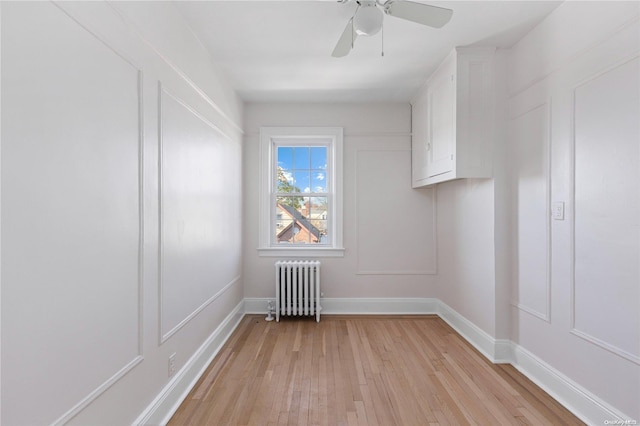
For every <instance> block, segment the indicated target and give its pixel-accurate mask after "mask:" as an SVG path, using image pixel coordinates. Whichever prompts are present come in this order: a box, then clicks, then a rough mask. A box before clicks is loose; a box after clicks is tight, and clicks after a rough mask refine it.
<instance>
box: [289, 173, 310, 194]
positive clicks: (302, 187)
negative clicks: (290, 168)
mask: <svg viewBox="0 0 640 426" xmlns="http://www.w3.org/2000/svg"><path fill="white" fill-rule="evenodd" d="M293 180H294V185H295V186H296V187H297V188H298V191H299V192H309V191H311V174H310V173H309V170H305V171H295V172H293Z"/></svg>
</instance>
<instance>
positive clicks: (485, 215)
mask: <svg viewBox="0 0 640 426" xmlns="http://www.w3.org/2000/svg"><path fill="white" fill-rule="evenodd" d="M493 73H494V74H493V80H494V81H493V87H494V93H493V99H492V102H491V104H492V105H493V114H491V116H492V117H493V120H494V123H493V127H492V129H491V133H492V134H493V140H492V147H491V149H492V156H493V157H494V158H493V175H494V178H492V179H461V180H455V181H451V182H445V183H441V184H438V185H437V186H436V191H437V200H438V201H437V210H438V214H437V216H438V226H437V232H438V250H437V253H438V277H437V283H438V293H437V296H438V297H439V298H440V299H441V300H442V301H443V302H444V303H446V304H447V305H448V306H449V307H451V308H453V309H454V310H455V311H456V312H457V313H458V314H460V315H461V316H462V317H464V318H466V319H467V320H469V321H471V322H472V323H473V324H475V325H476V326H477V327H479V328H480V329H482V330H483V331H484V332H486V333H488V335H489V336H491V337H492V338H494V339H504V338H507V337H508V330H509V326H508V324H509V316H508V302H507V301H508V295H507V294H506V293H507V292H508V285H507V283H508V278H507V275H508V269H509V262H510V259H509V258H508V255H507V253H506V252H505V246H506V244H507V240H508V237H507V231H508V229H507V222H508V219H509V218H508V215H506V212H505V211H504V208H503V207H504V205H505V204H507V203H508V200H507V199H506V195H507V191H506V175H505V173H506V172H505V152H504V141H505V137H504V114H505V98H506V75H505V74H506V54H505V51H504V50H502V49H498V50H497V51H496V54H495V58H494V64H493Z"/></svg>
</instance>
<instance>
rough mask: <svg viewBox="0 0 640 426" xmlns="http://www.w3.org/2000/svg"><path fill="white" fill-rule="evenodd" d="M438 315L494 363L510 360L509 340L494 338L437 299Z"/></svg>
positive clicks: (504, 362)
mask: <svg viewBox="0 0 640 426" xmlns="http://www.w3.org/2000/svg"><path fill="white" fill-rule="evenodd" d="M438 315H439V316H440V318H442V319H443V320H444V321H445V322H446V323H447V324H449V325H450V326H451V327H452V328H453V329H454V330H455V331H457V332H458V334H460V335H461V336H462V337H464V338H465V340H466V341H467V342H469V343H471V345H472V346H473V347H475V348H476V349H477V350H478V351H479V352H480V353H481V354H482V355H484V356H485V358H487V359H488V360H489V361H491V362H492V363H494V364H508V363H509V362H511V345H510V341H509V340H496V339H494V338H493V337H492V336H490V335H489V333H487V332H486V331H484V330H482V329H481V328H480V327H478V326H477V325H475V324H474V323H472V322H471V321H469V320H468V319H466V318H465V317H463V316H462V315H460V314H459V313H458V312H456V311H455V310H453V309H451V308H450V307H449V306H448V305H447V304H446V303H444V302H442V301H439V303H438Z"/></svg>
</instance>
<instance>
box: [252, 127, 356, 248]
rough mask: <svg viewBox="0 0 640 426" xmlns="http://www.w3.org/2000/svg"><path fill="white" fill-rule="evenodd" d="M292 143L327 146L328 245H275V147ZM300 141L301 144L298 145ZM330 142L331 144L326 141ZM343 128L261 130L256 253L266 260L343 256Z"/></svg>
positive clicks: (277, 128)
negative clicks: (282, 257) (288, 141)
mask: <svg viewBox="0 0 640 426" xmlns="http://www.w3.org/2000/svg"><path fill="white" fill-rule="evenodd" d="M286 140H290V141H291V143H292V144H302V143H306V141H308V143H309V144H310V145H314V144H318V145H320V144H321V145H323V146H326V147H327V149H328V152H327V177H328V187H327V193H328V194H329V195H328V197H329V209H328V210H329V212H328V213H329V214H328V218H327V219H328V235H327V236H328V241H329V242H328V243H327V244H324V245H323V244H318V245H302V244H300V245H297V244H296V245H293V244H288V245H286V244H281V245H276V244H275V243H274V241H273V239H274V236H273V235H272V224H273V223H275V217H274V215H275V198H274V197H273V194H274V193H275V190H274V188H273V186H274V182H275V177H274V171H275V167H276V164H275V161H276V158H275V153H274V151H275V148H276V146H277V145H278V144H280V143H283V141H286ZM301 141H302V142H301ZM326 141H330V142H328V143H327V142H326ZM342 146H343V129H342V127H261V128H260V168H259V179H260V182H259V189H260V205H259V210H258V211H259V221H258V223H259V225H258V227H259V238H258V241H259V246H258V254H259V255H260V256H266V257H280V256H285V257H343V256H344V247H343V242H342V211H343V207H342V205H343V200H342V186H343V177H342V168H343V148H342Z"/></svg>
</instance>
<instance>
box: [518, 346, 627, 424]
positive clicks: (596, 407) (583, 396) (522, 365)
mask: <svg viewBox="0 0 640 426" xmlns="http://www.w3.org/2000/svg"><path fill="white" fill-rule="evenodd" d="M511 346H512V349H511V352H512V359H511V362H510V363H511V364H512V365H513V366H514V367H515V368H516V369H517V370H518V371H520V372H521V373H522V374H524V375H525V376H527V377H528V378H529V379H531V381H532V382H533V383H535V384H536V385H538V386H539V387H540V388H542V390H544V391H545V392H547V393H548V394H549V395H551V396H552V397H553V398H554V399H555V400H557V401H558V402H559V403H560V404H562V405H563V406H564V407H565V408H567V409H568V410H569V411H571V412H572V413H573V414H575V415H576V416H577V417H578V418H580V419H581V420H582V421H584V422H585V423H587V424H593V425H595V424H605V423H604V422H605V421H608V422H609V424H614V423H612V422H614V421H622V422H624V421H625V420H629V419H631V418H630V417H629V416H626V415H625V414H623V413H621V412H620V411H619V410H617V409H615V408H613V407H612V406H611V405H609V404H608V403H606V402H604V401H603V400H602V399H600V398H598V397H597V396H595V395H594V394H592V393H591V392H589V391H588V390H586V389H585V388H583V387H582V386H580V385H579V384H577V383H576V382H574V381H573V380H571V379H570V378H569V377H567V376H565V375H564V374H562V373H561V372H560V371H558V370H556V369H555V368H553V367H552V366H550V365H549V364H547V363H546V362H544V361H543V360H541V359H540V358H538V357H537V356H536V355H534V354H533V353H531V352H529V351H528V350H526V349H525V348H523V347H522V346H520V345H518V344H517V343H514V342H511ZM618 424H624V423H618Z"/></svg>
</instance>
